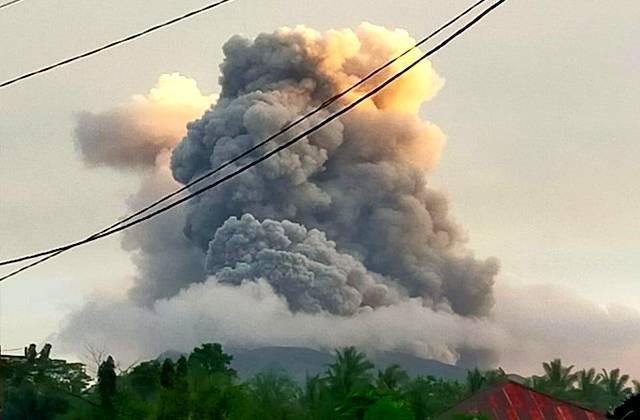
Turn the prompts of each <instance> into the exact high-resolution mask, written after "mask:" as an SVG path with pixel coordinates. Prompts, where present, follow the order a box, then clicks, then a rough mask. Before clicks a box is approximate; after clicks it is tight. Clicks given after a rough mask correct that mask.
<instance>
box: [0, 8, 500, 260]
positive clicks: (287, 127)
mask: <svg viewBox="0 0 640 420" xmlns="http://www.w3.org/2000/svg"><path fill="white" fill-rule="evenodd" d="M485 1H487V0H479V1H477V2H476V3H474V4H473V5H471V6H470V7H468V8H467V9H465V10H464V11H463V12H461V13H460V14H458V15H457V16H455V17H454V18H453V19H451V20H449V21H448V22H447V23H445V24H444V25H442V26H441V27H439V28H438V29H437V30H435V31H434V32H432V33H431V34H430V35H428V36H426V37H425V38H422V39H421V40H420V41H418V42H417V43H416V44H415V45H413V46H412V47H410V48H409V49H407V50H406V51H404V52H403V53H402V54H400V55H398V56H396V57H395V58H393V59H391V60H389V61H388V62H386V63H385V64H383V65H382V66H380V67H378V68H377V69H375V70H373V71H372V72H370V73H369V74H367V75H366V76H365V77H364V78H362V79H361V80H360V81H358V82H357V83H355V84H353V85H351V86H350V87H348V88H347V89H345V90H343V91H342V92H340V93H338V94H336V95H334V96H332V97H331V98H329V99H327V100H326V101H324V102H323V103H322V104H321V105H320V106H318V107H316V108H315V109H313V110H312V111H310V112H309V113H307V114H305V115H303V116H302V117H300V118H298V119H297V120H295V121H293V122H291V123H289V124H287V125H285V126H284V127H282V128H281V129H280V130H279V131H278V132H276V133H274V134H272V135H271V136H269V137H268V138H266V139H265V140H263V141H261V142H259V143H257V144H256V145H254V146H253V147H251V148H249V149H248V150H246V151H244V152H243V153H241V154H240V155H237V156H236V157H234V158H232V159H230V160H228V161H227V162H225V163H223V164H222V165H220V166H218V167H217V168H215V169H213V170H211V171H209V172H207V173H205V174H203V175H201V176H199V177H198V178H196V179H194V180H192V181H190V182H189V183H187V184H185V185H184V186H183V187H181V188H179V189H177V190H176V191H174V192H172V193H170V194H167V195H165V196H163V197H161V198H159V199H158V200H156V201H154V202H153V203H151V204H149V205H148V206H146V207H144V208H142V209H140V210H138V211H136V212H135V213H133V214H131V215H129V216H127V217H125V218H123V219H121V220H118V221H117V222H115V223H113V224H112V225H110V226H108V227H106V228H104V229H102V230H100V231H99V232H97V233H95V234H93V235H91V236H90V237H89V238H92V237H94V236H97V235H100V234H102V233H105V232H108V231H109V230H111V229H113V228H115V227H117V226H119V225H121V224H124V223H126V222H128V221H129V220H132V219H134V218H135V217H137V216H140V215H141V214H143V213H146V212H147V211H149V210H151V209H153V208H155V207H157V206H158V205H160V204H162V203H163V202H166V201H168V200H170V199H171V198H173V197H175V196H177V195H179V194H180V193H182V192H184V191H186V190H188V189H189V188H191V187H192V186H194V185H196V184H199V183H200V182H202V181H204V180H205V179H207V178H210V177H211V176H213V175H215V174H216V173H218V172H220V171H221V170H223V169H225V168H226V167H228V166H230V165H232V164H233V163H235V162H237V161H238V160H240V159H242V158H244V157H246V156H248V155H249V154H251V153H252V152H254V151H256V150H257V149H259V148H261V147H262V146H264V145H265V144H267V143H268V142H270V141H272V140H274V139H275V138H277V137H279V136H280V135H282V134H284V133H286V132H287V131H288V130H290V129H292V128H294V127H296V126H298V125H299V124H300V123H302V122H303V121H305V120H307V119H309V118H311V117H312V116H314V115H315V114H317V113H318V112H320V111H321V110H323V109H325V108H327V107H329V106H330V105H332V104H333V103H335V102H336V101H338V100H339V99H341V98H343V97H344V96H345V95H347V94H349V93H350V92H352V91H354V90H355V89H357V88H358V87H360V86H362V85H363V84H364V83H366V82H367V81H368V80H370V79H372V78H373V77H375V76H376V75H378V74H379V73H381V72H382V71H383V70H385V69H386V68H388V67H390V66H391V65H393V64H394V63H395V62H397V61H398V60H400V59H401V58H402V57H404V56H406V55H407V54H408V53H410V52H411V51H413V50H415V49H417V48H418V47H420V46H421V45H423V44H424V43H426V42H427V41H429V40H430V39H431V38H433V37H435V36H436V35H438V34H439V33H440V32H442V31H443V30H445V29H447V28H448V27H450V26H451V25H453V24H454V23H456V22H457V21H458V20H460V19H461V18H463V17H464V16H466V15H467V14H469V13H470V12H471V11H473V10H474V9H476V8H477V7H478V6H480V5H481V4H482V3H484V2H485ZM89 238H87V239H89ZM62 248H63V247H60V248H55V249H50V250H47V251H41V252H38V253H36V254H32V255H27V256H23V257H18V258H14V259H11V260H6V261H1V262H0V266H4V265H9V264H15V263H18V262H22V261H26V260H31V259H34V258H38V257H41V256H44V255H48V256H49V257H52V256H51V255H50V254H53V253H55V255H59V253H61V252H63V251H62ZM47 259H49V258H45V259H43V260H41V261H39V262H36V263H34V265H37V264H39V263H40V262H44V261H46V260H47ZM30 267H31V265H30V266H25V267H23V269H26V268H30Z"/></svg>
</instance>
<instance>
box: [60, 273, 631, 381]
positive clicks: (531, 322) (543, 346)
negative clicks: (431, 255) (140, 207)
mask: <svg viewBox="0 0 640 420" xmlns="http://www.w3.org/2000/svg"><path fill="white" fill-rule="evenodd" d="M496 298H497V299H496V305H495V308H494V311H493V312H494V313H493V314H492V316H491V317H489V318H484V319H478V318H469V317H462V316H459V315H455V314H452V313H450V312H447V311H441V310H438V311H436V310H433V309H431V308H427V307H425V306H424V305H423V304H422V302H421V301H420V299H409V300H403V301H402V302H401V303H399V304H395V305H391V306H384V307H379V308H376V309H369V310H364V311H362V312H360V313H358V314H356V315H354V316H339V315H333V314H329V313H326V312H324V313H320V314H307V313H304V312H295V313H294V312H291V311H290V310H289V307H288V304H287V302H286V301H285V300H284V298H283V297H281V296H280V295H278V294H276V293H275V292H274V291H273V288H272V287H271V286H270V285H269V284H267V282H266V281H258V282H245V283H243V284H242V285H240V286H239V287H236V286H231V285H225V284H222V283H220V282H218V281H216V279H215V278H211V279H209V280H208V281H207V282H205V283H203V284H196V285H192V286H190V287H189V288H188V289H186V290H184V291H182V292H181V293H179V294H178V295H177V296H175V297H173V298H171V299H161V300H158V301H157V302H155V303H154V304H153V305H152V306H151V307H142V306H138V305H135V304H133V303H132V302H127V301H109V300H108V299H105V298H104V297H103V296H101V297H100V298H96V300H95V301H92V302H90V303H88V304H87V305H86V306H85V307H84V308H83V310H82V311H79V312H76V313H75V314H74V315H73V316H72V317H70V318H69V319H68V320H67V327H66V328H65V329H64V330H63V332H62V333H61V334H60V336H59V337H57V340H56V341H55V343H56V344H55V347H56V348H59V349H60V351H64V350H66V351H69V352H74V351H75V352H77V351H78V349H83V348H84V347H85V346H86V345H87V344H91V345H93V346H96V347H97V348H104V349H106V350H108V351H110V352H113V353H114V354H116V355H117V356H118V358H119V359H120V360H122V362H123V364H124V365H127V364H128V363H130V362H133V361H135V360H142V359H144V358H145V357H155V356H157V355H158V354H159V353H161V352H163V351H165V350H167V349H175V350H178V351H190V350H191V349H192V348H193V347H194V346H196V345H199V344H200V343H201V342H203V341H220V342H222V343H225V344H226V345H227V346H238V347H249V348H251V347H261V346H269V345H274V344H276V345H284V346H287V345H288V346H302V347H309V348H314V349H323V350H331V349H333V348H337V347H340V346H345V345H356V346H358V347H360V348H361V349H363V350H365V351H367V352H369V353H372V352H375V351H377V350H401V351H407V352H411V353H414V354H416V355H420V356H423V357H430V358H436V359H439V360H441V361H445V362H456V361H458V363H460V364H462V365H464V366H468V367H471V366H474V365H476V364H477V363H479V364H480V365H481V366H482V365H485V366H497V365H498V366H501V367H503V368H504V369H505V370H507V371H508V372H517V373H520V374H533V373H535V374H539V373H540V371H541V362H542V361H547V360H551V359H553V358H556V357H560V358H562V360H563V361H565V362H567V363H571V364H575V365H576V367H578V368H582V367H598V368H607V369H612V368H615V367H620V368H622V370H623V371H624V372H625V373H629V374H631V375H632V376H633V377H636V378H637V377H640V361H639V360H638V357H637V354H638V352H640V312H638V311H637V310H634V309H631V308H626V307H621V306H609V307H601V306H600V305H597V304H595V303H593V302H590V301H587V300H585V299H582V298H580V297H579V296H578V293H577V292H576V291H575V290H570V289H565V288H562V287H558V285H557V284H539V285H530V286H524V285H522V281H521V280H518V279H513V278H505V277H501V278H500V281H499V282H498V283H497V286H496ZM132 337H135V339H132ZM483 349H488V350H483Z"/></svg>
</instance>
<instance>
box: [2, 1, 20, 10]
mask: <svg viewBox="0 0 640 420" xmlns="http://www.w3.org/2000/svg"><path fill="white" fill-rule="evenodd" d="M21 1H22V0H11V1H8V2H6V3H2V4H0V9H4V8H5V7H9V6H11V5H12V4H16V3H20V2H21Z"/></svg>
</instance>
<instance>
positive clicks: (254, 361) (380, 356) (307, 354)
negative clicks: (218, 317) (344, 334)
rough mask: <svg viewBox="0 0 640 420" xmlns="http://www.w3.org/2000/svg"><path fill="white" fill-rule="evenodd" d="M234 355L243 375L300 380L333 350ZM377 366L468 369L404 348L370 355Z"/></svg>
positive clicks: (437, 372)
mask: <svg viewBox="0 0 640 420" xmlns="http://www.w3.org/2000/svg"><path fill="white" fill-rule="evenodd" d="M226 351H227V352H228V353H230V354H232V355H233V361H232V362H231V367H232V368H233V369H235V370H236V371H237V372H238V375H239V376H240V378H242V379H248V378H251V377H252V376H254V375H256V374H257V373H260V372H266V371H269V370H285V371H287V372H288V373H289V375H291V377H292V378H293V379H295V380H296V381H297V382H300V383H302V382H303V381H304V380H305V378H306V377H307V376H314V375H318V374H320V373H323V372H325V371H326V369H327V365H328V364H329V363H331V359H332V356H331V353H328V352H323V351H318V350H313V349H309V348H304V347H260V348H257V349H251V350H247V349H226ZM180 356H182V353H180V352H176V351H171V350H169V351H166V352H164V353H162V354H161V355H160V356H159V357H158V359H160V360H164V359H166V358H170V359H173V360H177V359H178V358H179V357H180ZM369 359H370V360H371V361H372V362H373V364H374V365H375V366H376V369H384V368H385V367H387V366H389V365H392V364H398V365H400V367H401V368H402V369H404V370H405V371H406V372H407V373H408V374H409V375H411V376H418V375H423V376H435V377H437V378H447V379H458V380H464V379H465V377H466V374H467V371H466V369H464V368H461V367H459V366H454V365H449V364H446V363H442V362H438V361H437V360H431V359H423V358H421V357H417V356H414V355H411V354H409V353H402V352H379V353H377V354H372V355H369Z"/></svg>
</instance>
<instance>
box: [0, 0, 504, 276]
mask: <svg viewBox="0 0 640 420" xmlns="http://www.w3.org/2000/svg"><path fill="white" fill-rule="evenodd" d="M505 1H506V0H499V1H497V2H496V3H494V4H492V5H491V6H489V7H488V8H487V9H485V10H484V11H483V12H482V13H480V14H479V15H478V16H476V17H475V18H473V19H472V20H471V21H469V22H468V23H467V24H465V25H464V26H463V27H462V28H460V29H458V30H457V31H456V32H454V33H453V34H452V35H450V36H449V37H448V38H446V39H445V40H444V41H442V42H441V43H440V44H438V45H437V46H436V47H434V48H432V49H431V50H429V51H428V52H426V53H424V54H423V55H421V56H420V57H419V58H418V59H416V60H414V61H413V62H412V63H411V64H410V65H409V66H407V67H405V68H404V69H402V70H401V71H399V72H398V73H396V74H394V75H393V76H392V77H390V78H388V79H387V80H385V81H384V82H383V83H381V84H380V85H378V86H377V87H376V88H374V89H373V90H371V91H369V92H368V93H366V94H364V95H363V96H361V97H360V98H358V99H357V100H355V101H354V102H352V103H350V104H349V105H347V106H346V107H344V108H342V109H340V110H339V111H337V112H335V113H333V114H332V115H330V116H329V117H327V118H326V119H324V120H323V121H321V122H320V123H318V124H316V125H314V126H313V127H311V128H309V129H307V130H305V131H304V132H302V133H300V134H298V135H296V136H295V137H294V138H292V139H291V140H289V141H287V142H286V143H283V144H282V145H280V146H278V147H276V148H275V149H273V150H271V151H270V152H268V153H266V154H264V155H262V156H261V157H259V158H258V159H256V160H254V161H252V162H250V163H248V164H246V165H244V166H242V167H240V168H239V169H236V170H235V171H233V172H231V173H230V174H227V175H225V176H224V177H222V178H220V179H218V180H216V181H214V182H213V183H211V184H209V185H207V186H205V187H202V188H200V189H198V190H196V191H194V192H192V193H190V194H188V195H187V196H185V197H182V198H180V199H179V200H177V201H175V202H173V203H171V204H169V205H167V206H164V207H162V208H160V209H158V210H155V211H154V212H152V213H149V214H147V215H145V216H142V217H140V218H138V219H136V220H133V221H130V222H128V223H124V224H121V225H119V226H118V227H115V228H113V229H111V230H108V231H105V232H103V233H99V234H96V235H93V236H91V237H89V238H86V239H83V240H80V241H77V242H73V243H70V244H68V245H65V246H62V247H59V248H55V249H52V250H49V251H45V252H43V253H38V254H34V255H35V256H30V258H37V257H40V256H42V255H47V254H48V253H59V252H64V251H67V250H69V249H73V248H76V247H78V246H81V245H84V244H86V243H89V242H93V241H96V240H98V239H101V238H104V237H106V236H111V235H113V234H115V233H118V232H121V231H123V230H125V229H128V228H130V227H132V226H135V225H137V224H139V223H142V222H144V221H146V220H149V219H151V218H153V217H155V216H157V215H159V214H161V213H164V212H166V211H168V210H170V209H172V208H174V207H176V206H178V205H180V204H182V203H184V202H186V201H188V200H190V199H192V198H194V197H196V196H198V195H201V194H203V193H205V192H206V191H208V190H210V189H212V188H215V187H216V186H218V185H220V184H222V183H224V182H226V181H228V180H230V179H231V178H234V177H236V176H237V175H239V174H241V173H243V172H245V171H247V170H249V169H251V168H252V167H254V166H256V165H258V164H259V163H261V162H263V161H265V160H267V159H269V158H270V157H272V156H273V155H275V154H277V153H279V152H280V151H282V150H284V149H286V148H288V147H290V146H292V145H293V144H295V143H297V142H299V141H300V140H302V139H303V138H305V137H306V136H308V135H309V134H311V133H313V132H315V131H317V130H319V129H320V128H322V127H324V126H325V125H327V124H329V123H330V122H332V121H334V120H335V119H337V118H339V117H340V116H342V115H344V114H346V113H347V112H349V111H351V110H352V109H353V108H355V107H356V106H358V105H359V104H361V103H362V102H364V101H365V100H367V99H369V98H370V97H372V96H374V95H376V94H378V93H379V92H380V91H382V90H383V89H384V88H386V87H387V86H388V85H390V84H391V83H393V82H395V81H396V80H397V79H399V78H400V77H402V76H403V75H404V74H406V73H407V72H409V71H410V70H411V69H413V68H414V67H415V66H417V65H418V64H419V63H420V62H422V61H424V60H425V59H427V58H428V57H430V56H431V55H433V54H435V53H436V52H438V51H439V50H440V49H442V48H443V47H445V46H446V45H447V44H449V43H450V42H451V41H453V40H454V39H455V38H457V37H458V36H460V35H461V34H462V33H464V32H465V31H467V30H468V29H469V28H471V27H472V26H473V25H475V24H476V23H478V22H479V21H480V20H481V19H483V18H484V17H485V16H486V15H488V14H489V13H491V12H492V11H493V10H494V9H496V8H497V7H498V6H500V5H501V4H502V3H504V2H505ZM30 258H25V257H22V258H21V259H14V260H13V262H18V261H16V260H19V261H24V260H25V259H30ZM9 263H11V262H9V261H5V262H3V263H0V265H7V264H9ZM25 268H26V267H23V268H22V269H20V270H17V271H15V272H13V273H10V274H7V275H5V276H4V277H1V278H0V281H3V280H6V279H7V278H9V277H12V276H14V275H16V274H18V273H19V272H21V271H23V269H25Z"/></svg>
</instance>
